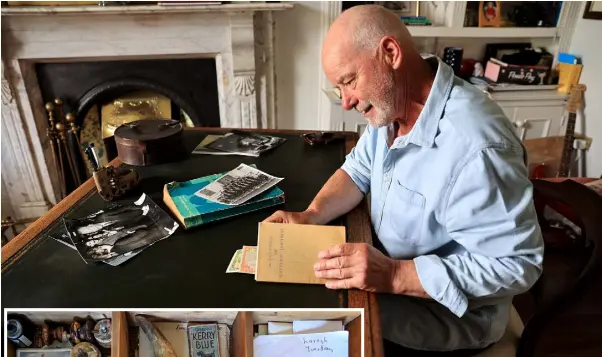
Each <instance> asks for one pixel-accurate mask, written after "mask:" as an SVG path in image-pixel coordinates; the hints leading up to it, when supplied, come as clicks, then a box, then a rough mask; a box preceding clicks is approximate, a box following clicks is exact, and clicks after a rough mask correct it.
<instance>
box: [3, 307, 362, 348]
mask: <svg viewBox="0 0 602 357" xmlns="http://www.w3.org/2000/svg"><path fill="white" fill-rule="evenodd" d="M12 313H13V312H12V311H9V312H8V314H9V315H10V314H12ZM15 313H18V314H21V315H25V316H26V317H27V318H28V319H29V320H31V322H33V323H34V324H35V325H37V326H41V325H42V324H43V323H44V321H45V320H50V321H52V322H54V323H61V324H67V325H69V324H71V322H73V320H74V317H76V316H77V317H80V318H85V317H87V316H90V317H91V318H92V319H94V320H99V319H103V318H107V317H110V318H111V348H110V349H106V350H103V351H102V352H106V355H105V354H103V357H104V356H110V357H143V356H141V355H140V354H139V353H138V352H139V348H138V347H139V343H140V342H139V341H140V339H139V337H140V336H139V333H138V331H139V327H138V326H137V324H136V322H135V316H136V315H144V316H145V317H146V318H147V319H148V320H149V321H151V322H153V323H157V322H217V323H220V324H224V325H226V326H227V327H228V328H229V331H230V338H231V340H230V356H231V357H253V338H254V335H255V333H256V332H257V330H258V326H259V325H263V324H267V323H268V322H292V321H294V320H336V321H341V322H342V324H343V326H344V328H345V330H346V331H349V356H350V357H360V356H361V355H362V353H361V348H362V338H363V337H362V326H363V323H364V322H363V314H362V309H339V310H319V311H270V310H260V311H236V310H230V311H135V310H134V311H85V310H82V311H32V312H28V311H27V312H23V311H19V312H15ZM142 337H143V336H142ZM143 338H145V337H143ZM367 345H369V344H367ZM8 350H9V353H8V356H9V357H13V356H17V351H16V346H15V345H14V344H13V343H11V342H9V343H8ZM368 355H369V354H365V356H368ZM150 357H152V356H150ZM178 357H180V356H179V355H178ZM183 357H188V356H183ZM222 357H223V356H222Z"/></svg>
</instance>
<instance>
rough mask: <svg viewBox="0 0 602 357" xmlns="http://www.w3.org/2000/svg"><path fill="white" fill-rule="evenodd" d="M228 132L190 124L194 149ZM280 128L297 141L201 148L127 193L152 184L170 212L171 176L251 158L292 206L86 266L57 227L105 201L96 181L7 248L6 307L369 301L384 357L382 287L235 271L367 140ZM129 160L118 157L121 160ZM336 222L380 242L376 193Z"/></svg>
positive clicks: (350, 235) (370, 323)
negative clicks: (260, 231) (219, 152)
mask: <svg viewBox="0 0 602 357" xmlns="http://www.w3.org/2000/svg"><path fill="white" fill-rule="evenodd" d="M226 130H227V129H218V130H216V129H191V130H187V131H186V132H185V136H184V141H185V145H186V146H187V147H188V148H189V149H190V151H192V149H193V148H194V147H195V146H196V145H197V144H198V143H199V142H200V141H201V140H202V139H203V137H204V136H205V135H206V134H207V133H210V132H225V131H226ZM264 132H266V131H264ZM270 133H272V134H274V135H280V136H284V137H286V138H287V139H288V140H287V142H286V143H285V144H283V145H282V146H281V147H279V148H277V149H275V150H273V151H271V152H269V153H266V154H264V155H262V156H261V157H259V158H250V157H242V156H207V155H192V156H191V157H190V158H188V159H186V160H184V161H180V162H176V163H170V164H164V165H157V166H149V167H141V168H138V172H139V173H140V175H141V177H142V181H141V183H140V185H139V187H138V188H137V189H136V191H134V192H132V193H131V194H129V195H128V197H125V198H123V199H122V200H121V201H124V202H126V201H128V200H130V201H131V200H133V199H135V198H136V197H139V196H140V194H141V193H142V192H144V193H146V194H147V195H149V196H150V197H151V198H152V199H153V200H154V201H155V202H156V203H157V204H159V205H160V206H161V207H162V208H164V209H165V210H166V211H167V209H166V208H165V205H164V204H163V202H162V189H163V185H164V184H165V183H167V182H169V181H174V180H176V181H183V180H190V179H193V178H196V177H200V176H205V175H209V174H213V173H217V172H224V171H228V170H230V169H232V168H234V167H236V166H237V165H238V164H239V163H240V162H244V163H247V164H251V163H254V164H256V165H257V167H258V168H259V169H261V170H264V171H266V172H268V173H270V174H272V175H275V176H280V177H284V178H285V179H284V180H283V181H282V182H281V183H279V185H278V186H279V187H280V188H281V189H282V190H283V191H284V192H285V195H286V203H285V204H284V205H282V206H280V207H273V208H270V209H266V210H262V211H260V212H253V213H249V214H246V215H243V216H239V217H234V218H231V219H228V220H223V221H218V222H214V223H212V224H208V225H205V226H201V227H197V228H194V229H189V230H184V229H183V228H179V229H178V230H177V231H176V233H174V234H173V235H172V236H171V237H169V238H168V239H166V240H163V241H161V242H158V243H157V244H155V245H153V246H152V247H150V248H148V249H146V250H145V251H144V252H142V253H141V254H139V255H138V256H136V257H134V258H133V259H131V260H129V261H128V262H126V263H124V264H122V265H120V266H117V267H112V266H109V265H106V264H103V263H99V264H85V263H84V261H83V260H82V259H81V257H80V256H79V255H78V253H77V252H76V251H75V250H72V249H71V248H69V247H67V246H65V245H63V244H61V243H59V242H56V241H55V240H53V239H51V238H49V237H48V234H52V233H53V232H54V231H55V230H56V229H57V227H58V226H59V225H60V224H62V218H63V217H64V216H65V215H68V216H82V215H85V214H89V213H92V212H95V211H97V210H98V209H100V208H102V207H103V206H104V205H105V202H104V201H103V200H102V199H101V198H100V196H99V195H98V193H97V191H96V188H95V185H94V182H93V181H92V180H91V179H90V180H88V181H86V182H85V183H84V184H83V185H82V186H80V187H79V188H78V189H77V190H76V191H74V192H73V193H71V194H70V195H69V196H68V197H66V198H65V199H64V200H62V201H61V202H60V203H59V204H57V205H56V206H55V207H53V208H52V209H51V210H50V211H49V212H48V213H47V214H45V215H44V216H43V217H41V218H40V219H38V220H37V221H36V222H34V223H33V224H32V225H30V226H29V227H28V228H27V229H26V230H25V231H23V232H22V233H21V234H19V235H18V236H17V237H15V238H14V239H12V240H11V241H10V242H9V243H8V244H7V245H5V246H4V247H3V248H2V301H3V307H4V308H107V309H110V308H191V309H203V308H344V307H352V308H364V309H365V316H364V327H365V329H364V336H365V345H364V347H365V348H364V350H365V355H366V356H373V355H374V356H382V341H381V334H380V320H379V316H378V306H377V302H376V296H375V295H374V294H372V293H367V292H364V291H359V290H350V291H332V290H328V289H326V288H325V287H323V286H318V285H298V284H271V283H257V282H255V281H254V279H253V276H251V275H246V274H225V270H226V267H227V265H228V263H229V261H230V258H231V257H232V254H233V253H234V252H235V250H236V249H239V248H240V247H241V246H242V245H256V241H257V223H258V222H260V221H262V220H263V219H265V218H266V217H268V216H269V215H270V214H271V213H273V212H274V211H275V210H276V209H285V210H293V211H299V210H303V209H305V208H306V207H307V205H308V204H309V203H310V202H311V200H312V199H313V197H314V196H315V194H316V193H317V192H318V191H319V189H320V188H321V187H322V185H323V184H324V183H325V182H326V180H327V179H328V178H329V177H330V175H332V174H333V173H334V172H335V171H336V169H338V168H339V167H340V165H341V164H342V163H343V160H344V157H345V154H346V153H348V152H349V151H350V150H351V148H352V147H353V146H355V143H356V141H357V134H355V133H345V141H344V142H340V143H338V144H330V145H328V146H323V147H310V146H309V145H307V144H305V143H304V141H303V140H302V139H301V137H300V134H302V132H299V131H270ZM166 150H169V148H166ZM120 164H121V163H120V162H119V161H118V160H115V161H114V162H113V163H112V165H120ZM333 223H334V224H344V225H346V227H347V240H348V241H349V242H366V243H369V244H372V238H371V228H370V219H369V215H368V210H367V202H366V201H364V202H362V204H361V205H360V206H359V207H357V208H356V209H354V210H353V211H352V212H350V213H349V214H348V215H346V216H345V217H343V218H342V219H341V220H340V221H337V222H333ZM358 328H359V326H358Z"/></svg>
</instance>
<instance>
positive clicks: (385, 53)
mask: <svg viewBox="0 0 602 357" xmlns="http://www.w3.org/2000/svg"><path fill="white" fill-rule="evenodd" d="M378 52H379V57H380V58H382V59H383V60H384V61H385V63H387V64H388V65H389V66H391V68H393V69H398V68H399V67H401V60H402V57H403V53H402V51H401V46H400V45H399V42H397V40H395V39H394V38H393V37H390V36H385V37H383V38H382V39H381V40H380V44H379V46H378Z"/></svg>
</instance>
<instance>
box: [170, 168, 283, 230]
mask: <svg viewBox="0 0 602 357" xmlns="http://www.w3.org/2000/svg"><path fill="white" fill-rule="evenodd" d="M224 174H225V173H220V174H215V175H210V176H205V177H199V178H196V179H194V180H190V181H185V182H176V181H174V182H170V183H168V184H166V185H165V187H164V189H163V201H164V202H165V204H166V205H167V207H168V208H169V209H170V211H171V212H172V213H173V214H174V215H176V217H177V218H178V220H179V221H180V223H181V224H182V226H184V228H185V229H188V228H191V227H196V226H200V225H202V224H205V223H209V222H213V221H217V220H220V219H225V218H229V217H233V216H237V215H241V214H245V213H248V212H252V211H257V210H260V209H263V208H266V207H271V206H276V205H279V204H281V203H284V201H285V199H284V192H283V191H282V190H281V189H279V188H278V187H276V186H274V187H272V188H271V189H269V190H267V191H265V192H263V193H261V194H259V195H257V196H255V197H253V198H252V199H250V200H249V201H247V202H245V203H243V204H240V205H237V206H228V205H223V204H220V203H217V202H213V201H209V200H207V199H204V198H201V197H199V196H196V195H195V192H197V191H198V190H200V189H202V188H203V187H205V186H207V185H209V184H210V183H211V182H213V181H214V180H217V179H218V178H220V177H221V176H222V175H224Z"/></svg>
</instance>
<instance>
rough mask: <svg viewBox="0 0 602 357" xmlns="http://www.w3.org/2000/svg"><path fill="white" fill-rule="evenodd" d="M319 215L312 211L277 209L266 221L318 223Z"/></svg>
mask: <svg viewBox="0 0 602 357" xmlns="http://www.w3.org/2000/svg"><path fill="white" fill-rule="evenodd" d="M317 221H318V218H317V215H316V214H314V213H313V212H311V211H303V212H287V211H276V212H274V214H273V215H271V216H269V217H268V218H266V219H265V220H264V222H273V223H297V224H317V223H318V222H317Z"/></svg>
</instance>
